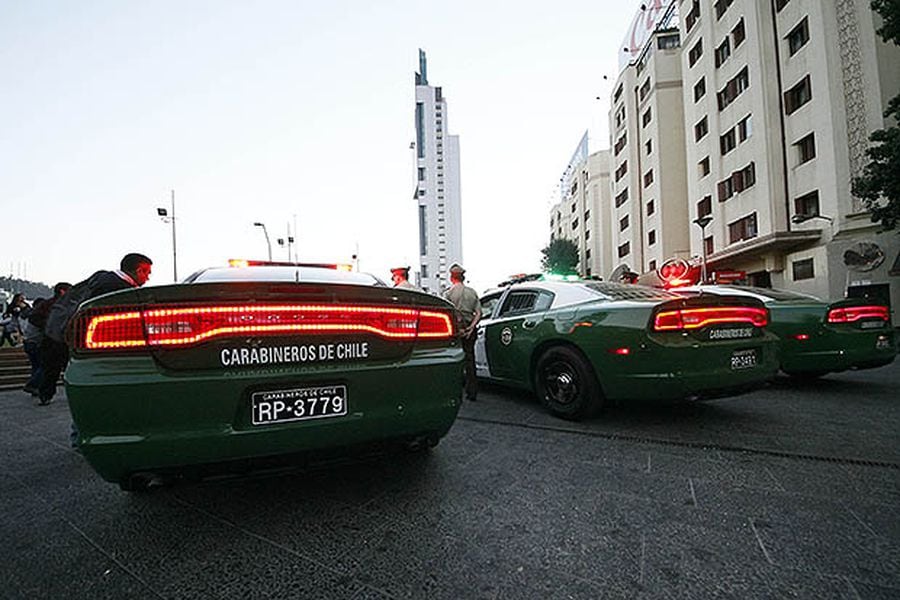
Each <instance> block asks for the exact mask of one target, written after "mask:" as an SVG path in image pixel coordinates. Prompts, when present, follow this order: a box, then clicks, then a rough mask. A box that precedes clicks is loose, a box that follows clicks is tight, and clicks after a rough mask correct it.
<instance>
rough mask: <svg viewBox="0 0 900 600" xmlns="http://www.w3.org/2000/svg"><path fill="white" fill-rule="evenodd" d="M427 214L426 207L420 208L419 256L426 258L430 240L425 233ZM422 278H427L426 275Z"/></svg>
mask: <svg viewBox="0 0 900 600" xmlns="http://www.w3.org/2000/svg"><path fill="white" fill-rule="evenodd" d="M426 217H427V215H426V213H425V207H424V206H420V207H419V254H420V255H422V256H425V255H426V254H428V238H427V237H426V235H425V231H426V228H427V225H428V219H427V218H426ZM422 277H427V275H425V274H424V273H423V274H422Z"/></svg>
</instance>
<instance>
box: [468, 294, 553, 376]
mask: <svg viewBox="0 0 900 600" xmlns="http://www.w3.org/2000/svg"><path fill="white" fill-rule="evenodd" d="M552 301H553V294H552V293H551V292H548V291H546V290H538V289H514V290H510V291H509V292H508V293H507V294H506V296H504V297H503V299H502V302H501V304H500V307H499V308H498V309H495V311H494V318H493V319H492V320H491V321H490V322H489V323H488V324H487V326H486V327H485V332H484V342H485V350H486V354H487V360H488V362H489V365H490V372H491V375H492V376H493V377H496V378H498V379H507V380H513V381H517V382H519V383H522V384H526V385H527V384H528V383H529V382H528V366H529V365H528V363H529V360H530V358H531V351H532V348H533V347H534V344H535V340H536V338H537V329H538V327H537V326H538V325H539V324H540V322H541V315H542V314H543V313H544V312H546V310H547V309H548V308H549V307H550V304H551V303H552Z"/></svg>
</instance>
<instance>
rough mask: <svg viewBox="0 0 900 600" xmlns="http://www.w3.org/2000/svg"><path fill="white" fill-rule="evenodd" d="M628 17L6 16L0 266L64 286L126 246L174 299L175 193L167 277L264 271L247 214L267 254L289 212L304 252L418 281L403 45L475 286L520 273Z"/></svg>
mask: <svg viewBox="0 0 900 600" xmlns="http://www.w3.org/2000/svg"><path fill="white" fill-rule="evenodd" d="M639 5H640V2H639V1H636V0H635V1H632V0H622V1H615V2H614V1H608V0H603V1H601V0H594V1H593V2H586V1H582V0H572V1H569V2H563V3H560V4H557V3H553V2H547V1H546V0H537V1H531V0H527V1H524V2H494V1H492V0H479V1H477V2H475V1H469V0H457V1H454V2H440V3H430V2H422V1H419V2H414V1H406V0H388V1H381V2H369V1H367V2H341V1H336V2H311V1H306V0H295V1H287V0H285V1H275V0H255V1H253V2H250V1H246V2H233V1H227V0H211V1H193V0H180V1H163V0H154V1H149V0H147V1H144V2H138V1H136V0H130V1H122V0H117V1H91V0H85V1H83V2H72V1H68V0H57V1H50V0H47V1H31V0H17V1H14V0H0V80H2V81H3V85H2V91H0V202H2V210H3V229H2V234H0V273H2V274H4V275H9V274H12V275H13V276H18V277H25V276H27V279H30V280H32V281H42V282H44V283H47V284H49V285H52V284H53V283H55V282H56V281H59V280H68V281H71V282H77V281H80V280H82V279H84V278H85V277H87V276H88V275H89V274H90V273H92V272H93V271H95V270H97V269H113V268H117V266H118V261H119V259H120V258H121V256H122V255H123V254H125V253H127V252H130V251H137V252H143V253H144V254H147V255H149V256H150V257H151V258H152V259H153V261H154V273H153V276H152V277H151V280H150V284H152V285H163V284H168V283H171V282H172V236H171V234H172V230H171V226H170V225H167V224H165V223H163V222H161V221H160V219H159V218H158V217H157V216H156V207H158V206H164V207H169V203H170V199H169V198H170V190H172V189H174V190H175V202H176V212H177V218H178V220H177V234H178V246H177V247H178V276H179V279H182V278H183V277H185V276H187V275H188V274H190V273H191V272H193V271H195V270H197V269H200V268H203V267H207V266H215V265H223V264H225V262H226V261H227V259H228V258H259V259H263V258H265V257H266V254H267V250H266V243H265V237H264V235H263V232H262V230H261V229H260V228H258V227H254V226H253V222H254V221H261V222H263V223H265V224H266V226H267V228H268V230H269V235H270V237H271V238H272V246H273V247H272V252H273V255H274V258H275V259H276V260H277V259H279V258H280V259H282V260H285V259H286V258H287V250H286V248H285V249H282V248H279V247H278V246H277V244H276V242H275V238H277V237H285V235H286V228H287V225H288V223H290V224H291V227H292V228H293V222H294V219H295V218H296V221H297V232H296V238H297V240H298V244H299V247H298V248H299V256H300V260H305V261H328V262H350V259H351V255H352V254H353V253H354V252H356V249H357V247H358V248H359V256H360V268H361V270H363V271H368V272H371V273H374V274H376V275H378V276H379V277H381V278H382V279H385V280H386V281H389V278H390V273H389V272H388V269H389V268H390V267H391V266H394V265H397V264H409V265H413V268H414V269H415V268H416V264H417V262H418V260H417V248H418V245H417V243H418V234H417V231H416V214H417V213H416V201H415V200H414V199H413V197H412V194H413V189H414V182H413V160H412V154H411V152H410V150H409V143H410V142H411V141H412V140H413V139H414V137H415V131H414V127H413V113H414V106H415V88H414V81H413V73H414V72H415V70H416V69H417V67H418V63H417V61H418V48H422V49H424V50H425V51H426V53H427V56H428V79H429V83H431V84H432V85H436V86H441V87H442V88H443V92H444V95H445V97H446V98H447V99H448V107H449V108H448V116H447V117H446V122H447V124H448V130H449V133H450V134H454V135H459V137H460V155H461V180H462V212H463V253H464V266H465V267H466V269H467V270H468V273H467V276H468V278H469V281H470V283H471V284H472V285H473V287H475V288H476V289H477V290H478V291H479V292H482V291H483V290H484V289H485V288H487V287H490V286H492V285H494V284H496V283H497V282H499V281H501V280H503V279H505V278H506V277H508V276H509V275H510V274H513V273H518V272H533V271H535V270H538V269H539V265H540V249H541V248H543V247H544V246H545V245H546V244H547V243H548V241H549V207H550V205H551V203H552V202H554V201H555V199H556V198H555V196H554V194H555V193H556V186H557V183H558V180H559V177H560V176H561V174H562V172H563V170H564V169H565V167H566V165H567V161H568V160H569V157H570V156H571V154H572V152H573V151H574V149H575V146H576V144H577V143H578V141H579V139H580V138H581V135H582V133H583V132H584V131H585V129H589V130H590V135H591V139H590V147H591V151H592V152H593V151H596V150H598V149H601V148H605V147H607V146H608V140H607V127H606V122H607V121H606V119H607V110H608V97H609V93H610V86H611V85H612V81H613V80H614V78H615V76H616V74H617V68H618V67H617V58H618V55H617V52H618V50H619V47H620V46H621V43H622V40H623V38H624V37H625V33H626V30H627V29H628V27H629V25H630V22H631V19H632V17H633V15H634V14H635V11H636V10H637V7H638V6H639ZM603 75H607V76H608V77H609V79H608V80H606V81H604V80H603ZM597 96H601V97H602V100H600V101H598V100H596V97H597ZM295 216H296V217H295Z"/></svg>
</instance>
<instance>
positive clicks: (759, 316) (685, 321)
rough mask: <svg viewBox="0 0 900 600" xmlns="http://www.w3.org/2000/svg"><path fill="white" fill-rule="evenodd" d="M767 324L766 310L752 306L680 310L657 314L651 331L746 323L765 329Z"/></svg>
mask: <svg viewBox="0 0 900 600" xmlns="http://www.w3.org/2000/svg"><path fill="white" fill-rule="evenodd" d="M768 322H769V315H768V313H767V312H766V309H764V308H756V307H753V306H717V307H709V308H682V309H678V310H666V311H662V312H660V313H657V315H656V318H655V319H654V323H653V329H654V330H656V331H676V330H681V329H701V328H703V327H707V326H709V325H716V324H734V323H748V324H750V325H753V326H754V327H765V326H766V325H767V324H768Z"/></svg>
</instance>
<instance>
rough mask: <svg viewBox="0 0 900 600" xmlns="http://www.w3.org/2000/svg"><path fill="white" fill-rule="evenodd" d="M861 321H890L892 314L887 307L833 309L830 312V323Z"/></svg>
mask: <svg viewBox="0 0 900 600" xmlns="http://www.w3.org/2000/svg"><path fill="white" fill-rule="evenodd" d="M860 319H881V320H882V321H888V320H889V319H890V314H889V313H888V307H887V306H876V305H873V306H846V307H843V308H832V309H831V310H829V311H828V322H829V323H853V322H855V321H859V320H860Z"/></svg>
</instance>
